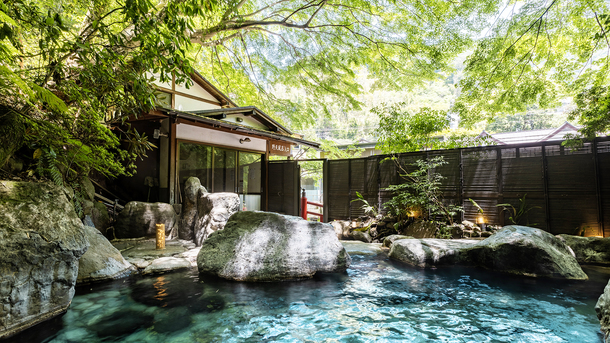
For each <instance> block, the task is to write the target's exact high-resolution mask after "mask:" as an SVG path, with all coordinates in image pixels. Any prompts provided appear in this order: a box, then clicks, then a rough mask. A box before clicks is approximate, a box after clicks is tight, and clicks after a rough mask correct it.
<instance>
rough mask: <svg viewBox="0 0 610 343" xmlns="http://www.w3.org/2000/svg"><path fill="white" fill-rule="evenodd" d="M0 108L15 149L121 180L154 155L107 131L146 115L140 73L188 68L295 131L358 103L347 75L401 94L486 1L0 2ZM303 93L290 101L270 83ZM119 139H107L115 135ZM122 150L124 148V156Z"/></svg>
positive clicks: (463, 36) (474, 27)
mask: <svg viewBox="0 0 610 343" xmlns="http://www.w3.org/2000/svg"><path fill="white" fill-rule="evenodd" d="M0 4H1V6H0V28H1V30H0V58H1V62H0V86H1V88H0V93H1V94H0V96H1V99H0V102H1V103H0V105H4V106H6V107H8V108H10V109H11V111H13V112H15V113H18V114H19V116H20V117H21V119H23V120H24V122H26V124H27V127H28V130H27V135H26V141H25V144H26V146H27V147H28V148H29V149H30V150H31V151H35V150H36V149H39V148H44V149H47V150H49V149H51V148H52V149H53V151H55V152H56V153H57V159H58V161H59V164H60V165H61V166H62V168H63V169H62V173H63V176H64V178H76V175H77V174H80V173H87V172H88V171H89V170H97V171H99V172H101V173H103V174H106V175H119V174H124V173H128V172H129V166H128V168H127V169H126V168H125V167H124V163H125V162H127V163H129V161H130V160H133V158H135V156H137V155H138V154H142V153H145V151H146V150H147V149H149V148H152V146H151V145H150V143H148V141H147V139H146V137H145V136H142V135H139V134H138V133H136V132H135V131H134V130H126V131H125V132H116V130H115V132H112V130H111V129H112V128H113V127H115V126H113V124H115V123H121V122H124V120H125V118H128V117H135V116H138V115H140V114H142V113H146V112H147V111H149V110H150V109H151V108H152V107H154V105H155V103H154V101H155V97H154V89H153V88H151V87H150V84H151V82H150V81H151V80H150V77H149V76H150V74H149V73H150V72H152V73H154V74H156V75H158V76H159V78H160V80H159V81H161V82H166V81H169V80H170V79H171V78H172V77H175V78H176V82H178V83H187V84H188V78H187V76H188V74H189V73H190V72H191V71H192V67H193V66H197V67H198V68H200V69H201V70H202V72H203V73H204V74H205V75H206V76H207V77H210V78H211V79H212V80H214V81H216V82H217V83H218V84H219V85H221V87H222V88H223V89H224V90H225V91H227V92H228V93H229V94H230V95H231V96H235V97H236V98H237V99H238V100H240V101H242V103H247V104H257V105H260V106H261V107H263V108H264V109H266V110H268V111H269V112H270V113H278V114H279V116H280V117H281V118H279V119H280V120H281V121H282V122H284V123H287V124H289V125H292V126H293V127H295V128H297V129H298V128H302V127H305V126H307V125H310V124H312V123H314V122H315V120H317V118H319V116H320V115H325V114H328V113H329V107H328V106H329V104H333V105H338V106H342V107H344V108H346V109H349V108H358V107H359V106H360V103H359V102H358V101H357V100H356V99H355V98H354V94H358V93H359V92H361V90H362V89H361V86H360V84H359V83H358V82H356V81H355V76H356V74H355V70H356V69H357V68H359V67H362V66H366V67H367V68H368V70H369V72H370V73H371V75H374V78H375V79H376V85H375V87H383V88H395V89H398V88H402V87H410V86H412V85H415V84H418V83H419V82H420V81H421V80H424V79H434V78H436V74H437V73H438V71H442V70H450V69H451V68H450V67H448V62H450V61H452V59H453V57H454V56H455V55H456V54H457V53H459V52H460V51H461V50H462V49H463V47H464V46H467V45H468V44H470V43H471V41H472V40H471V39H470V38H469V37H470V35H469V34H467V33H472V32H478V31H479V30H480V29H481V27H482V23H481V21H480V20H479V19H478V18H483V17H486V16H488V15H491V14H492V13H493V12H494V11H495V9H496V4H495V2H494V1H484V2H481V1H465V2H459V3H456V2H445V1H437V0H427V1H425V2H420V1H415V0H398V1H392V2H386V1H377V0H375V1H363V0H348V1H339V2H336V1H327V0H322V1H311V2H303V1H285V0H282V1H246V0H243V1H242V0H163V1H161V0H158V1H157V0H125V1H123V0H91V1H74V0H57V1H48V0H2V2H0ZM274 87H275V88H281V89H294V90H298V91H299V92H304V94H305V97H302V98H301V99H299V100H298V101H292V100H285V99H280V98H278V97H275V96H274V93H275V91H276V89H275V88H274ZM115 133H117V134H115ZM121 146H123V147H130V148H129V149H127V150H124V149H122V148H121Z"/></svg>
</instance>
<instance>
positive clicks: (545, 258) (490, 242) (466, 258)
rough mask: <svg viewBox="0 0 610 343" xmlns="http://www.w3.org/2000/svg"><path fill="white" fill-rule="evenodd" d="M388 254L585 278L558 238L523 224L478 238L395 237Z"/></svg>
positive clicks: (428, 262) (425, 262)
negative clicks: (480, 239)
mask: <svg viewBox="0 0 610 343" xmlns="http://www.w3.org/2000/svg"><path fill="white" fill-rule="evenodd" d="M390 258H393V259H396V260H399V261H403V262H406V263H409V264H411V265H415V266H419V267H434V266H438V265H447V264H461V265H471V266H478V267H483V268H486V269H490V270H495V271H499V272H503V273H509V274H516V275H524V276H532V277H548V278H562V279H573V280H586V279H587V278H588V277H587V275H586V274H585V273H584V272H583V271H582V269H581V268H580V265H579V264H578V262H577V261H576V259H575V258H574V256H573V255H572V252H571V250H570V248H569V247H568V246H567V245H565V244H564V243H563V242H562V241H561V240H560V239H559V238H557V237H555V236H553V235H551V234H550V233H548V232H545V231H542V230H539V229H535V228H531V227H526V226H516V225H515V226H506V227H504V229H502V230H500V231H498V232H496V233H495V234H493V235H492V236H491V237H489V238H487V239H485V240H482V241H477V240H439V239H401V240H396V241H395V242H394V244H392V248H391V249H390Z"/></svg>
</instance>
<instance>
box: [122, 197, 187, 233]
mask: <svg viewBox="0 0 610 343" xmlns="http://www.w3.org/2000/svg"><path fill="white" fill-rule="evenodd" d="M177 222H178V215H177V214H176V211H175V210H174V207H173V206H172V205H170V204H166V203H162V202H155V203H148V202H139V201H131V202H129V203H127V205H125V208H124V209H123V210H122V211H121V213H119V216H118V217H117V220H116V223H115V224H114V231H115V232H114V234H115V235H116V238H139V237H145V236H148V237H154V236H155V235H156V234H157V228H156V224H165V234H166V235H167V234H169V233H170V231H171V230H172V228H173V226H174V225H175V224H176V223H177Z"/></svg>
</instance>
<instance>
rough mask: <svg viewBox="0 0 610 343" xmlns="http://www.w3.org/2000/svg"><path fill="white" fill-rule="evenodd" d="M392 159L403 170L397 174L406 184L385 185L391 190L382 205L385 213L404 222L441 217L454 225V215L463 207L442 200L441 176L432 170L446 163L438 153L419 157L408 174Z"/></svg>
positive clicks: (461, 210)
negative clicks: (422, 157)
mask: <svg viewBox="0 0 610 343" xmlns="http://www.w3.org/2000/svg"><path fill="white" fill-rule="evenodd" d="M393 160H394V161H395V162H396V164H397V165H398V167H399V169H400V171H401V172H402V173H401V174H400V176H401V177H402V178H403V179H404V180H405V183H402V184H399V185H390V186H389V187H388V188H387V190H389V191H392V192H393V193H394V196H393V197H392V199H390V200H389V201H388V202H386V203H385V204H384V206H385V207H386V209H387V210H388V212H389V213H390V214H391V215H393V216H396V217H397V218H398V220H399V222H403V223H404V222H406V221H408V218H409V217H421V218H423V219H424V220H434V219H436V218H437V217H441V218H442V220H443V221H444V222H447V223H450V224H453V217H454V216H455V215H456V214H457V213H458V212H463V211H464V210H463V209H462V207H461V206H457V205H453V204H446V203H444V202H443V197H442V192H441V190H440V186H441V182H442V180H443V176H441V175H440V174H439V173H436V172H434V169H435V168H437V167H440V166H442V165H444V164H447V162H445V160H444V158H443V157H442V156H437V157H433V158H431V159H429V160H418V161H416V162H415V163H413V164H412V165H413V166H415V167H416V169H415V171H413V172H411V173H408V172H407V171H406V169H405V168H404V166H402V165H400V163H398V162H397V159H396V158H393Z"/></svg>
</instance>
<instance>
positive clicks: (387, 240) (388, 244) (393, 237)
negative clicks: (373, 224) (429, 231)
mask: <svg viewBox="0 0 610 343" xmlns="http://www.w3.org/2000/svg"><path fill="white" fill-rule="evenodd" d="M411 238H415V237H411V236H404V235H389V236H387V237H386V238H384V239H383V245H382V247H384V248H389V247H391V246H392V244H393V243H394V242H395V241H397V240H399V239H411Z"/></svg>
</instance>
